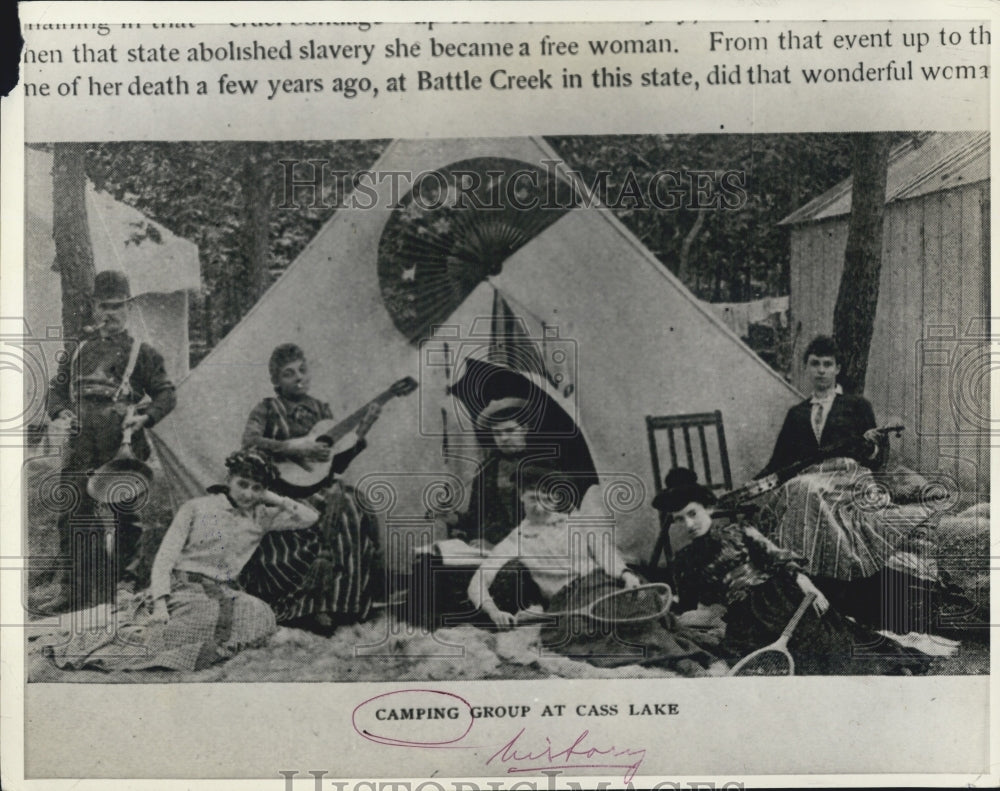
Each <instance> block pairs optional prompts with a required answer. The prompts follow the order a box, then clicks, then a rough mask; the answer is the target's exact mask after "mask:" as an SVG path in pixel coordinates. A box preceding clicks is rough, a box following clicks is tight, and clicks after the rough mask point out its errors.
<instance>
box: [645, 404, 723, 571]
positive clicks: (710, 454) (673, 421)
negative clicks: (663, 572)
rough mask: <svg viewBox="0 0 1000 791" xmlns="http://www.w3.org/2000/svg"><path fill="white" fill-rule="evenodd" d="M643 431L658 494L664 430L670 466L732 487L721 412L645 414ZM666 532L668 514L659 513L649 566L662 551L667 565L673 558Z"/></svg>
mask: <svg viewBox="0 0 1000 791" xmlns="http://www.w3.org/2000/svg"><path fill="white" fill-rule="evenodd" d="M646 433H647V435H648V437H649V455H650V459H651V461H652V464H653V481H654V483H655V486H656V493H657V494H659V493H660V492H661V491H662V490H663V472H662V470H661V467H660V447H661V446H662V445H661V443H663V439H664V438H663V435H664V434H665V435H666V437H665V444H666V446H667V449H668V451H669V454H670V468H671V469H673V468H674V467H678V466H682V467H687V468H688V469H691V470H694V471H695V472H696V473H697V474H698V480H699V481H700V482H701V483H702V484H703V485H704V486H707V487H708V488H709V489H712V490H716V491H719V492H728V491H730V490H731V489H732V488H733V476H732V472H731V471H730V469H729V451H728V450H727V449H726V432H725V429H724V428H723V426H722V412H720V411H719V410H716V411H715V412H697V413H694V414H689V415H667V416H662V417H654V416H652V415H647V416H646ZM692 434H694V435H695V437H696V441H693V440H692ZM713 435H714V436H713ZM658 437H660V440H659V441H658V439H657V438H658ZM681 453H683V456H682V455H680V454H681ZM669 533H670V518H669V515H668V516H666V517H663V516H661V518H660V535H659V537H658V538H657V540H656V546H655V547H654V548H653V554H652V555H651V556H650V558H649V569H650V570H653V569H656V568H657V567H658V566H659V563H660V556H661V555H663V556H665V558H666V561H667V567H668V569H669V566H670V562H671V560H672V559H673V551H672V549H671V547H670V536H669Z"/></svg>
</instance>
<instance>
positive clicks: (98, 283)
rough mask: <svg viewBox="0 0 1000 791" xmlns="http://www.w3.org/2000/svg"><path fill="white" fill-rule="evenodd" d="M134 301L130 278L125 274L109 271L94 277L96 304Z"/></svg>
mask: <svg viewBox="0 0 1000 791" xmlns="http://www.w3.org/2000/svg"><path fill="white" fill-rule="evenodd" d="M130 299H132V289H131V288H129V284H128V277H127V276H126V275H125V273H124V272H117V271H115V270H112V269H109V270H106V271H104V272H98V273H97V275H96V277H94V300H95V301H96V302H128V301H129V300H130Z"/></svg>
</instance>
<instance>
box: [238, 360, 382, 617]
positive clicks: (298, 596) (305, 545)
mask: <svg viewBox="0 0 1000 791" xmlns="http://www.w3.org/2000/svg"><path fill="white" fill-rule="evenodd" d="M268 370H269V372H270V375H271V382H272V383H273V384H274V389H275V395H274V396H273V397H271V398H265V399H264V400H263V401H261V402H260V403H259V404H258V405H257V406H256V407H254V409H253V411H252V412H251V413H250V416H249V418H248V420H247V425H246V429H245V431H244V433H243V446H244V447H248V448H249V447H255V448H258V449H260V450H264V451H267V452H268V453H269V454H271V455H272V456H273V457H274V459H275V461H276V462H277V463H278V466H279V468H280V467H281V466H282V464H283V463H285V462H293V463H294V464H295V465H298V466H301V467H302V468H303V469H306V468H309V469H314V468H319V469H320V474H319V484H318V485H317V486H314V487H312V489H313V493H312V494H311V496H309V503H310V505H312V506H313V507H314V508H316V509H317V510H319V512H320V520H319V522H318V523H317V525H316V526H315V527H313V528H310V529H308V530H298V531H294V532H284V533H281V534H278V533H273V534H269V535H268V536H265V539H264V540H263V541H262V542H261V545H260V547H259V548H258V549H257V551H256V552H255V553H254V556H253V557H252V558H251V559H250V561H249V563H247V565H246V568H245V569H244V572H243V575H242V577H241V582H242V583H243V586H244V587H245V589H246V590H247V592H252V594H253V595H254V596H258V597H259V598H262V599H264V600H265V601H266V602H267V603H268V604H270V605H271V608H272V609H273V610H274V612H275V615H276V616H277V619H278V622H279V623H287V624H290V625H296V626H301V627H304V628H308V629H311V630H313V631H317V632H320V633H324V634H329V633H331V632H332V631H333V630H334V629H335V628H336V626H337V625H338V624H342V623H351V622H355V621H362V620H364V619H365V618H367V617H368V614H369V611H370V609H371V604H372V597H373V593H374V591H375V590H376V586H378V585H380V584H381V583H382V582H383V579H382V577H383V574H382V554H381V548H380V546H379V539H378V526H377V524H376V522H375V520H374V518H373V517H372V516H371V515H369V514H366V513H365V512H364V511H362V510H361V509H359V508H358V506H357V503H356V501H355V497H354V492H353V490H352V489H351V488H350V487H348V486H346V485H345V484H343V483H342V482H341V481H340V480H338V478H337V475H338V474H340V473H342V472H344V470H346V469H347V466H348V465H349V464H350V462H351V461H352V460H353V459H354V458H355V457H356V456H357V455H358V454H359V453H361V451H363V450H364V448H365V447H366V444H367V443H366V441H365V439H364V433H365V432H366V431H367V430H368V428H369V427H370V426H371V424H372V423H374V422H375V420H376V419H377V417H378V415H379V411H380V406H379V405H378V404H377V403H374V404H372V406H371V407H370V408H369V409H368V410H367V411H366V413H365V415H364V418H363V420H362V422H361V424H359V425H358V427H357V429H355V436H356V437H357V439H356V441H355V442H354V444H353V446H351V447H349V448H347V449H346V450H344V451H342V452H340V453H337V454H334V452H333V449H332V448H331V446H330V444H328V443H326V442H323V441H319V440H317V439H316V438H314V437H313V436H310V431H311V430H312V429H313V428H314V427H315V426H316V424H318V423H319V422H320V421H324V420H331V419H332V417H333V416H332V414H331V413H330V407H329V405H327V404H326V403H324V402H322V401H319V400H318V399H316V398H313V397H312V396H310V395H309V384H310V376H309V367H308V364H307V362H306V358H305V354H304V353H303V352H302V350H301V349H300V348H299V347H298V346H296V345H295V344H291V343H286V344H282V345H280V346H278V347H277V348H276V349H275V350H274V351H273V352H272V354H271V359H270V361H269V363H268ZM282 493H283V494H294V495H295V496H299V497H304V496H306V495H307V494H308V493H307V491H305V490H296V488H295V487H289V486H285V487H284V490H283V492H282Z"/></svg>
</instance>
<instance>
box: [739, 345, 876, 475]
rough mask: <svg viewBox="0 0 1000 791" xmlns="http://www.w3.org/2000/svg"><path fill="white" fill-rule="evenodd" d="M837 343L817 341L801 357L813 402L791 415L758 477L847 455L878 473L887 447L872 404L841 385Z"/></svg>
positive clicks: (804, 403)
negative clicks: (878, 429) (811, 462)
mask: <svg viewBox="0 0 1000 791" xmlns="http://www.w3.org/2000/svg"><path fill="white" fill-rule="evenodd" d="M838 357H839V353H838V350H837V345H836V343H835V342H834V340H833V338H831V337H829V336H827V335H818V336H816V337H815V338H814V339H813V340H812V342H811V343H810V344H809V346H807V347H806V351H805V354H803V355H802V359H803V362H805V365H806V370H807V371H808V374H809V378H810V381H811V383H812V386H813V393H812V397H811V398H809V399H807V400H806V401H803V402H802V403H800V404H796V405H795V406H793V407H792V408H791V409H789V410H788V414H787V415H786V416H785V422H784V425H782V427H781V432H780V433H779V434H778V439H777V441H776V442H775V443H774V452H773V453H772V454H771V460H770V461H769V462H768V463H767V466H766V467H765V468H764V469H763V470H761V471H760V473H759V474H758V475H757V477H758V478H760V477H763V476H765V475H770V474H771V473H773V472H776V471H777V470H781V469H784V468H786V467H788V466H790V465H792V464H796V463H799V462H808V461H810V460H815V461H817V462H818V461H821V460H822V459H824V458H829V457H831V456H847V457H850V458H853V459H855V460H856V461H858V462H860V463H861V464H864V465H865V466H866V467H870V468H872V469H877V468H879V467H881V466H882V465H883V464H885V459H886V455H887V452H888V447H887V446H886V444H885V443H882V442H880V441H879V435H878V433H877V432H875V431H874V429H875V412H874V410H873V409H872V405H871V404H870V403H868V401H867V399H865V398H862V397H861V396H857V395H845V394H844V393H842V392H840V388H839V386H838V385H837V375H838V374H839V373H840V364H839V363H838V362H837V359H838Z"/></svg>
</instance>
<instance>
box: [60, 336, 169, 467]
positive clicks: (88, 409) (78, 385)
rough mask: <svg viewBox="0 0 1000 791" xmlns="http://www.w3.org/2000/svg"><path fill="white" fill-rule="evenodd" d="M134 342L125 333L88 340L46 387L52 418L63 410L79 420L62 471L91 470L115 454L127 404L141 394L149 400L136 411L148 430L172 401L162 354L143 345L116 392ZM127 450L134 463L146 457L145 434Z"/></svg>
mask: <svg viewBox="0 0 1000 791" xmlns="http://www.w3.org/2000/svg"><path fill="white" fill-rule="evenodd" d="M134 343H138V341H136V340H134V339H133V338H132V336H131V335H129V334H128V333H127V332H120V333H117V334H116V335H112V336H110V337H108V338H101V337H99V336H93V337H90V338H87V339H85V340H84V341H83V342H82V343H81V345H80V346H79V347H78V348H77V350H76V352H75V353H74V354H72V355H70V356H69V357H68V358H66V359H64V360H63V361H62V362H60V364H59V370H58V371H57V373H56V375H55V377H54V378H53V379H52V381H51V383H50V384H49V391H48V396H47V400H46V409H47V411H48V413H49V416H50V417H51V418H53V419H55V418H56V417H57V416H58V415H59V413H60V412H61V411H62V410H64V409H70V410H72V411H73V412H74V413H75V414H76V415H77V418H78V419H79V432H78V434H77V435H76V436H75V437H73V438H72V439H71V440H70V443H69V455H68V456H67V457H66V459H65V460H64V468H66V469H68V470H85V469H93V468H95V467H99V466H100V465H102V464H104V463H105V462H106V461H109V460H110V459H111V458H112V457H113V456H114V455H115V453H116V452H117V450H118V446H119V444H120V443H121V441H122V430H121V423H122V417H123V415H124V412H125V405H126V404H138V403H139V402H140V401H141V400H142V399H143V397H144V396H149V399H150V401H149V402H148V403H147V404H146V406H145V407H144V408H142V409H141V410H140V411H141V412H142V413H143V414H145V415H147V416H148V417H149V421H148V422H147V423H146V426H145V427H146V428H152V427H153V426H154V425H155V424H156V423H159V422H160V421H161V420H162V419H163V418H164V417H166V415H167V414H168V413H169V412H170V410H172V409H173V408H174V405H175V404H176V403H177V398H176V395H175V393H174V385H173V383H172V382H171V381H170V378H169V377H168V376H167V372H166V370H165V369H164V366H163V356H162V355H161V354H160V353H159V352H158V351H156V349H154V348H153V347H152V346H150V345H149V344H146V343H143V344H140V346H139V349H138V354H137V357H136V361H135V367H134V368H133V369H132V375H131V376H130V377H129V392H128V393H127V394H126V393H121V394H119V392H118V391H119V387H120V385H121V383H122V378H123V377H124V375H125V370H126V369H127V368H128V361H129V356H130V353H131V351H132V345H133V344H134ZM116 395H117V396H118V400H117V401H116V400H115V398H116ZM132 451H133V452H134V453H135V455H136V456H137V457H138V458H139V459H142V460H145V459H148V458H149V454H150V448H149V442H148V441H147V440H146V436H145V432H144V431H142V430H140V431H136V432H135V433H133V435H132Z"/></svg>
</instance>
